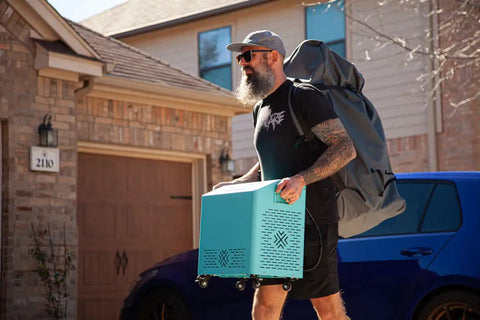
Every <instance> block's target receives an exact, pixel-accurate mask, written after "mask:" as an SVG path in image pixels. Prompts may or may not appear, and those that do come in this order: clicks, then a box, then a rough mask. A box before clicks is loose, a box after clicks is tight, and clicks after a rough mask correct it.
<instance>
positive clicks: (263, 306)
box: [252, 285, 287, 320]
mask: <svg viewBox="0 0 480 320" xmlns="http://www.w3.org/2000/svg"><path fill="white" fill-rule="evenodd" d="M286 296H287V294H286V292H285V291H284V290H283V289H282V287H281V285H278V286H277V285H272V286H261V287H260V288H258V289H257V290H256V291H255V296H254V299H253V308H252V316H253V319H254V320H264V319H279V317H280V315H281V313H282V309H283V304H284V302H285V298H286Z"/></svg>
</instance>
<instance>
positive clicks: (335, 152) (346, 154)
mask: <svg viewBox="0 0 480 320" xmlns="http://www.w3.org/2000/svg"><path fill="white" fill-rule="evenodd" d="M312 132H313V134H314V135H315V136H316V137H317V138H318V139H319V140H320V141H322V142H323V143H325V144H326V145H327V146H328V147H327V149H326V150H325V152H324V153H322V155H321V156H320V157H319V158H318V160H317V161H315V163H314V164H313V165H312V166H311V167H310V168H308V169H307V170H304V171H302V172H300V173H298V174H296V175H295V176H293V177H290V178H285V179H283V180H282V181H281V182H280V183H279V184H278V186H277V192H280V191H281V197H282V198H284V199H285V200H287V201H288V202H289V203H294V202H295V201H297V200H298V198H299V197H300V193H301V192H302V189H303V187H304V186H306V185H308V184H311V183H314V182H317V181H319V180H322V179H325V178H327V177H329V176H331V175H332V174H334V173H335V172H337V171H338V170H340V169H341V168H343V167H344V166H345V165H346V164H347V163H349V162H350V161H351V160H352V159H354V158H355V157H356V156H357V154H356V151H355V147H354V146H353V142H352V140H351V139H350V136H349V135H348V133H347V131H346V130H345V128H344V127H343V124H342V122H341V121H340V119H338V118H336V119H330V120H327V121H324V122H322V123H319V124H317V125H316V126H315V127H313V128H312Z"/></svg>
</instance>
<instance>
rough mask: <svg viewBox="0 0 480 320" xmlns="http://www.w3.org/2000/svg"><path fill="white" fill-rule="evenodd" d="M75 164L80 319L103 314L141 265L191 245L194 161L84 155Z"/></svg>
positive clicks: (119, 297) (112, 306)
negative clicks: (192, 165) (76, 171)
mask: <svg viewBox="0 0 480 320" xmlns="http://www.w3.org/2000/svg"><path fill="white" fill-rule="evenodd" d="M78 162H79V170H78V174H79V177H78V179H79V184H78V188H79V190H78V224H79V225H78V227H79V233H80V239H79V241H80V243H79V269H80V270H79V279H80V280H79V282H80V283H79V289H78V290H79V292H78V296H79V310H78V312H79V319H88V320H95V319H102V320H103V319H108V318H109V317H110V316H111V315H112V314H117V313H118V312H117V311H118V310H119V309H120V306H121V302H122V301H123V298H125V296H126V295H127V293H128V289H129V287H130V284H131V282H132V281H133V280H134V279H135V278H136V277H137V274H138V273H139V272H140V271H143V270H144V269H145V268H147V267H149V266H151V265H153V264H154V263H156V262H158V261H160V260H162V259H164V258H166V257H168V256H171V255H173V254H177V253H180V252H183V251H186V250H189V249H192V246H193V226H192V223H193V222H192V200H191V194H192V176H191V174H192V167H191V164H190V163H176V162H168V161H157V160H150V159H135V158H128V157H114V156H103V155H90V154H82V153H80V154H79V160H78ZM172 195H175V196H179V197H172ZM117 253H118V255H117ZM117 267H119V268H118V269H117ZM92 309H93V310H92ZM97 310H98V312H97ZM117 317H118V315H117Z"/></svg>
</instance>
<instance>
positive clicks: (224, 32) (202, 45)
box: [198, 27, 232, 90]
mask: <svg viewBox="0 0 480 320" xmlns="http://www.w3.org/2000/svg"><path fill="white" fill-rule="evenodd" d="M230 34H231V32H230V27H224V28H220V29H214V30H209V31H205V32H200V33H199V34H198V52H199V67H200V77H201V78H203V79H205V80H208V81H210V82H212V83H215V84H217V85H219V86H221V87H223V88H225V89H228V90H232V69H231V68H232V66H231V59H232V55H231V54H230V52H229V51H228V50H227V49H226V46H227V44H229V43H230V42H231V36H230Z"/></svg>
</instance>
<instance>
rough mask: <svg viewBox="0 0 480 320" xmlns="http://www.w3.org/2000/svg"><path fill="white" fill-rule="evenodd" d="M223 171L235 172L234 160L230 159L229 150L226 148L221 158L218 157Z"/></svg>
mask: <svg viewBox="0 0 480 320" xmlns="http://www.w3.org/2000/svg"><path fill="white" fill-rule="evenodd" d="M218 161H219V163H220V166H221V168H222V172H223V173H232V172H233V164H234V163H233V160H232V159H230V156H229V155H228V151H227V150H226V149H223V150H222V153H221V154H220V158H219V159H218Z"/></svg>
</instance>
